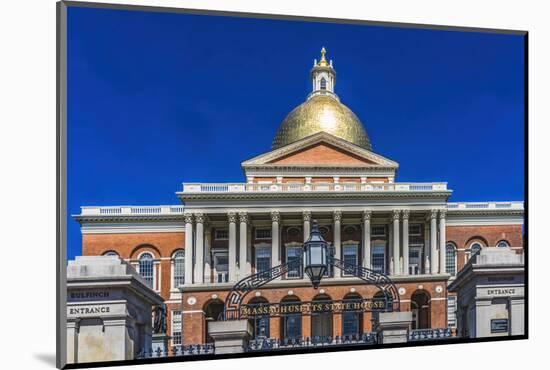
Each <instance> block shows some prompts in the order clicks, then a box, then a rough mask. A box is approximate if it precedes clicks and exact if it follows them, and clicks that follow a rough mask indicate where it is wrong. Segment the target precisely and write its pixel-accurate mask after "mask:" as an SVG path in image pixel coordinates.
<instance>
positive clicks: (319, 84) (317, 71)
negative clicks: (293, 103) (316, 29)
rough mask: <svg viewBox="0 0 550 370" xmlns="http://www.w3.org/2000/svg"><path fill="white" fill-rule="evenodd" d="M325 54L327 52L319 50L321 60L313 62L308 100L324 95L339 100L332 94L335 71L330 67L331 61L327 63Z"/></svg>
mask: <svg viewBox="0 0 550 370" xmlns="http://www.w3.org/2000/svg"><path fill="white" fill-rule="evenodd" d="M326 53H327V51H326V49H325V48H324V47H323V48H322V49H321V60H319V62H317V59H315V60H314V61H313V68H312V69H311V73H310V75H311V82H312V85H313V88H312V91H311V93H310V94H309V96H308V99H310V98H312V97H314V96H317V95H325V96H330V97H332V98H335V99H336V100H339V99H338V96H337V95H336V94H335V93H334V86H335V85H336V71H335V70H334V68H333V67H332V60H331V61H330V62H328V61H327V59H326V56H325V55H326Z"/></svg>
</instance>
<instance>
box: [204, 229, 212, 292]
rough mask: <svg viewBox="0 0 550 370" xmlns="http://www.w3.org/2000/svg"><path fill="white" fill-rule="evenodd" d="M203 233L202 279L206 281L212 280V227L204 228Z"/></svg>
mask: <svg viewBox="0 0 550 370" xmlns="http://www.w3.org/2000/svg"><path fill="white" fill-rule="evenodd" d="M205 231H206V232H205V233H204V281H205V282H207V283H211V282H212V278H211V276H212V254H211V253H210V250H211V249H212V236H211V235H212V229H211V227H210V226H207V227H206V228H205Z"/></svg>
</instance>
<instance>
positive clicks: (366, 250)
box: [363, 211, 372, 269]
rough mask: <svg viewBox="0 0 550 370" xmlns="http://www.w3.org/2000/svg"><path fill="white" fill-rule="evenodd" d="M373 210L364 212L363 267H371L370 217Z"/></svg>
mask: <svg viewBox="0 0 550 370" xmlns="http://www.w3.org/2000/svg"><path fill="white" fill-rule="evenodd" d="M371 216H372V211H364V212H363V267H366V268H368V269H370V268H371V264H370V253H371V252H370V219H371Z"/></svg>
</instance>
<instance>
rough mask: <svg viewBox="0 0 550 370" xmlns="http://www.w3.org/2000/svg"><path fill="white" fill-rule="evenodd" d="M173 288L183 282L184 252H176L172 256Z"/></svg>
mask: <svg viewBox="0 0 550 370" xmlns="http://www.w3.org/2000/svg"><path fill="white" fill-rule="evenodd" d="M172 266H173V274H172V276H173V280H172V283H173V288H177V287H178V286H180V285H182V284H183V283H184V282H185V251H183V250H181V249H180V250H178V251H176V253H174V255H173V256H172Z"/></svg>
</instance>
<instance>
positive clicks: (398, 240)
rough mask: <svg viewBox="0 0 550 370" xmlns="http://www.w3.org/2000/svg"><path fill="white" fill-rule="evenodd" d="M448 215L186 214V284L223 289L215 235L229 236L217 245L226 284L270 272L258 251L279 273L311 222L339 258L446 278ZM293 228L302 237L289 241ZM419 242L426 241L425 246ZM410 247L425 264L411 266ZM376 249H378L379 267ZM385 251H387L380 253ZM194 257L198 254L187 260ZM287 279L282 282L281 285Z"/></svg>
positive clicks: (372, 211) (345, 211) (387, 210)
mask: <svg viewBox="0 0 550 370" xmlns="http://www.w3.org/2000/svg"><path fill="white" fill-rule="evenodd" d="M445 215H446V211H445V209H442V208H441V206H439V207H438V208H428V209H426V208H423V207H415V208H412V209H392V208H391V207H378V208H377V207H370V208H369V209H363V210H360V207H348V208H343V207H339V208H338V209H330V208H323V209H320V210H313V211H312V210H304V209H292V210H285V209H277V210H274V209H269V210H258V209H257V208H248V209H239V210H238V212H233V211H231V212H228V213H218V212H212V211H209V210H201V211H200V212H197V213H186V214H185V220H186V231H188V233H187V235H192V236H193V237H192V238H191V237H186V243H187V242H191V243H192V244H191V248H188V247H187V244H186V246H185V250H186V263H185V265H186V277H189V278H188V279H186V281H185V284H186V285H189V284H212V283H219V280H218V279H217V278H216V276H214V274H213V272H214V271H216V266H212V267H211V268H210V264H211V261H212V260H213V256H212V253H213V252H212V249H211V247H210V246H208V245H206V243H205V240H206V239H208V238H209V237H211V235H212V234H213V235H214V239H216V230H222V231H225V230H227V231H228V239H227V240H226V241H223V242H222V241H219V242H218V243H221V244H218V247H217V248H216V251H215V252H214V253H220V252H222V251H223V250H225V251H226V252H227V255H228V263H227V267H228V271H227V272H228V280H227V282H228V283H235V282H237V281H238V280H240V279H242V278H243V277H246V276H248V275H250V274H251V273H256V272H259V270H260V269H261V268H262V266H265V264H262V266H258V263H257V261H255V260H254V258H255V256H256V250H257V248H261V249H262V255H263V258H269V259H270V263H269V266H270V267H275V266H277V265H279V264H280V263H281V261H282V260H286V258H289V256H288V253H287V249H286V246H289V245H290V243H294V244H292V246H294V245H296V246H299V245H301V243H303V241H304V239H303V236H304V235H307V233H308V232H309V230H310V222H311V219H312V218H315V219H317V220H319V222H320V225H321V226H323V227H325V228H326V229H323V230H325V232H326V233H328V235H327V236H326V238H327V240H328V241H329V242H330V243H331V248H332V251H333V253H334V256H335V257H336V258H339V259H342V258H351V259H354V258H355V259H356V260H357V262H358V263H360V264H361V265H362V266H363V267H367V268H370V269H382V271H385V272H389V273H390V275H392V276H393V275H396V276H399V275H401V276H411V277H415V276H416V275H422V274H431V275H434V274H445V260H444V258H445V253H444V252H441V250H443V251H444V248H445V244H444V240H445V235H444V227H445V226H444V225H445ZM207 219H208V220H209V228H208V229H205V227H204V224H205V220H207ZM237 221H238V222H237ZM410 224H412V225H414V227H415V228H414V229H415V235H414V236H413V237H411V236H410V235H409V228H410ZM373 227H374V228H375V234H374V235H373V233H372V228H373ZM289 228H292V230H291V231H290V232H291V233H295V232H298V233H299V235H291V236H289V235H288V229H289ZM283 229H284V230H285V232H286V233H285V235H283V234H282V233H283ZM380 229H382V230H385V231H384V232H383V234H381V233H380ZM418 230H419V231H418ZM442 230H443V236H442V235H441V233H442ZM258 233H261V234H262V235H261V237H257V236H258ZM424 235H429V237H425V236H424ZM419 238H422V240H421V243H419ZM442 241H443V244H442ZM411 243H412V245H413V248H414V249H415V251H419V252H420V255H421V256H422V255H423V256H425V258H422V257H420V256H418V257H417V256H415V257H414V258H413V261H412V262H413V263H414V265H411V262H410V258H409V252H410V244H411ZM223 244H225V245H223ZM373 244H374V245H376V246H377V249H376V252H377V256H376V257H375V261H374V263H373V255H372V253H373V249H372V245H373ZM221 245H223V246H221ZM352 245H354V246H356V247H357V248H356V249H355V250H352V248H351V247H350V248H348V247H347V246H352ZM343 246H346V248H345V252H343V249H344V248H343ZM381 246H382V247H383V248H380V247H381ZM442 248H443V249H442ZM189 251H192V252H193V254H190V253H189V254H188V252H189ZM343 253H345V256H344V254H343ZM432 261H434V262H433V263H432ZM206 265H208V266H209V268H205V266H206ZM411 267H414V268H411ZM206 271H207V273H205V272H206ZM191 277H192V278H191ZM302 278H303V277H302ZM339 278H345V276H342V274H341V272H336V271H335V275H334V276H330V277H329V279H339ZM286 279H287V278H285V277H283V278H282V280H286ZM289 279H290V278H289Z"/></svg>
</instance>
